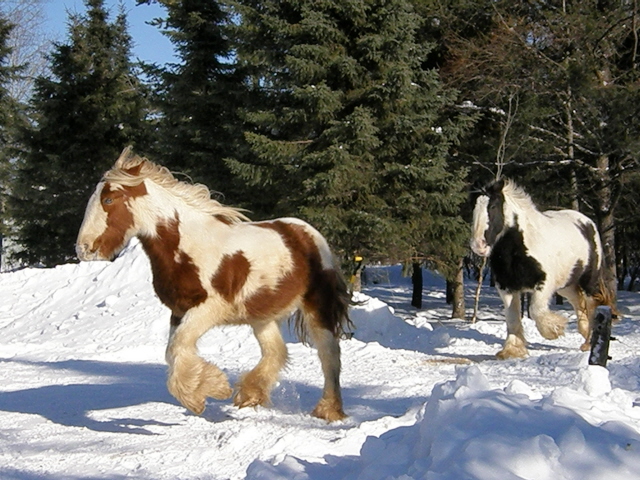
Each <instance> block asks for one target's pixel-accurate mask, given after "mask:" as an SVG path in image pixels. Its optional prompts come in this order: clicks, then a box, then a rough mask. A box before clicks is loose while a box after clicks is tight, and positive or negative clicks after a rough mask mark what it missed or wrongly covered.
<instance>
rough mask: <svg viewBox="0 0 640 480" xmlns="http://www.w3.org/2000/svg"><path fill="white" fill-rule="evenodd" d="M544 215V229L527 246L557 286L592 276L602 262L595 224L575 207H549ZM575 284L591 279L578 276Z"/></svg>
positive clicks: (585, 283) (597, 273)
mask: <svg viewBox="0 0 640 480" xmlns="http://www.w3.org/2000/svg"><path fill="white" fill-rule="evenodd" d="M544 215H545V217H546V218H547V219H548V228H547V229H546V230H545V231H544V232H540V233H541V235H540V236H539V237H538V238H539V241H538V242H537V244H536V245H530V250H531V251H532V254H533V255H534V256H536V257H538V259H539V260H540V261H541V263H542V264H543V267H544V268H545V270H547V272H548V273H549V274H551V275H552V276H553V277H555V278H556V282H557V283H558V285H564V284H567V283H573V282H575V281H577V280H578V279H577V278H574V277H583V276H584V275H587V276H593V277H594V278H596V277H597V275H599V271H600V268H601V263H602V245H601V242H600V236H599V234H598V229H597V227H596V225H595V223H594V222H593V221H592V220H591V219H590V218H589V217H587V216H586V215H584V214H582V213H580V212H578V211H576V210H549V211H546V212H544ZM552 272H553V273H552ZM579 283H581V284H582V283H584V285H583V286H586V285H587V284H592V283H593V279H591V278H589V279H587V278H580V279H579ZM587 290H590V288H587Z"/></svg>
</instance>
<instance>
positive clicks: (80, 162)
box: [10, 0, 147, 266]
mask: <svg viewBox="0 0 640 480" xmlns="http://www.w3.org/2000/svg"><path fill="white" fill-rule="evenodd" d="M85 3H86V7H87V12H86V14H85V15H73V16H72V17H71V19H70V20H71V21H70V27H69V43H60V44H56V45H55V47H54V50H53V53H52V54H51V60H50V61H51V77H39V78H38V79H37V80H36V82H35V91H34V95H33V98H32V101H31V107H32V112H33V122H32V124H31V126H30V127H29V128H27V129H25V130H24V132H23V142H24V145H25V152H24V158H23V159H22V161H21V164H20V168H19V171H18V177H17V179H16V182H15V183H14V186H13V196H12V198H11V202H10V204H11V206H12V209H11V210H12V212H11V213H12V217H13V218H14V221H15V224H16V227H17V231H16V235H17V240H18V242H19V244H20V245H21V246H22V247H23V250H22V251H21V252H20V253H19V254H18V257H19V259H21V260H22V261H24V262H26V263H28V264H32V265H33V264H42V265H46V266H51V265H55V264H59V263H63V262H67V261H69V260H72V259H73V258H74V243H75V239H76V235H77V232H78V229H79V227H80V223H81V222H82V218H83V214H84V208H85V206H86V203H87V201H88V199H89V196H90V194H91V193H92V190H93V188H94V187H95V184H96V183H97V182H98V180H99V179H100V176H101V174H102V173H104V171H105V170H107V169H108V168H109V167H110V166H111V165H112V164H113V162H114V161H115V159H116V158H117V156H118V154H119V153H120V152H121V151H122V149H123V147H124V146H126V145H128V144H134V145H138V146H140V147H141V148H144V147H145V142H146V128H147V126H146V124H145V115H146V110H145V100H144V96H143V95H142V93H143V92H142V91H141V87H140V84H139V82H138V80H137V78H136V75H135V72H134V71H133V67H132V64H131V63H130V60H129V55H130V48H131V39H130V37H129V35H128V33H127V26H126V19H125V16H124V14H119V15H118V16H117V18H116V20H115V21H114V22H109V19H108V13H107V11H106V10H105V8H104V1H103V0H86V2H85Z"/></svg>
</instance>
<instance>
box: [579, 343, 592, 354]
mask: <svg viewBox="0 0 640 480" xmlns="http://www.w3.org/2000/svg"><path fill="white" fill-rule="evenodd" d="M580 350H581V351H583V352H588V351H590V350H591V342H584V343H583V344H582V345H580Z"/></svg>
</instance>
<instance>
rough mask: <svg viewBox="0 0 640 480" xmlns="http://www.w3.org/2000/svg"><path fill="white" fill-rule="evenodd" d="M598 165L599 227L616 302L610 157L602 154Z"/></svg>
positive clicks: (606, 274)
mask: <svg viewBox="0 0 640 480" xmlns="http://www.w3.org/2000/svg"><path fill="white" fill-rule="evenodd" d="M597 166H598V171H599V172H600V185H599V188H598V190H597V196H598V228H599V230H600V238H601V240H602V250H603V253H604V281H605V284H606V285H607V287H608V288H609V291H610V294H611V295H612V296H613V301H614V302H615V300H616V299H617V286H618V275H617V274H616V265H617V264H616V241H615V236H616V229H615V224H614V216H613V213H614V211H613V192H612V189H611V178H610V176H609V157H608V156H607V155H601V156H600V157H599V158H598V163H597Z"/></svg>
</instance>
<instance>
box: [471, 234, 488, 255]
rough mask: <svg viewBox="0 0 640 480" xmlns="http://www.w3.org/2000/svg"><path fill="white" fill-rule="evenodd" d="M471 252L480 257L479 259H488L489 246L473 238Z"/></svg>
mask: <svg viewBox="0 0 640 480" xmlns="http://www.w3.org/2000/svg"><path fill="white" fill-rule="evenodd" d="M471 250H473V253H475V254H476V255H480V256H481V257H488V256H489V254H490V253H491V245H489V244H488V243H487V242H485V241H484V240H477V239H475V238H474V239H473V240H471Z"/></svg>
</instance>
